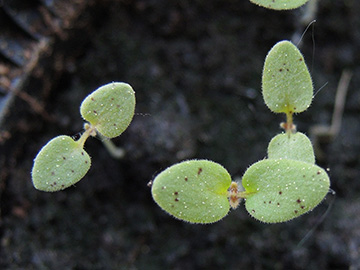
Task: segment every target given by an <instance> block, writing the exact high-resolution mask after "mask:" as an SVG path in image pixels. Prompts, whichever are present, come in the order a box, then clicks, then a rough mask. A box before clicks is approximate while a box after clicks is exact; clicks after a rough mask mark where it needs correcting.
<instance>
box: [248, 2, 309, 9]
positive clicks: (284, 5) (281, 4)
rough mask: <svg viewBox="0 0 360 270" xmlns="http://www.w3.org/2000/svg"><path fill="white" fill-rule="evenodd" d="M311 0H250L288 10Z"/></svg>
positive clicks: (268, 6)
mask: <svg viewBox="0 0 360 270" xmlns="http://www.w3.org/2000/svg"><path fill="white" fill-rule="evenodd" d="M308 1H309V0H250V2H252V3H254V4H256V5H259V6H262V7H265V8H269V9H275V10H288V9H295V8H298V7H301V6H302V5H304V4H305V3H306V2H308Z"/></svg>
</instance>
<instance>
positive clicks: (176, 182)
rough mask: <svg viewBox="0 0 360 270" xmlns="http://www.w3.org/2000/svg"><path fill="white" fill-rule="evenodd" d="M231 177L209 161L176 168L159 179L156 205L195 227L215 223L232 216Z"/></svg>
mask: <svg viewBox="0 0 360 270" xmlns="http://www.w3.org/2000/svg"><path fill="white" fill-rule="evenodd" d="M230 184H231V177H230V175H229V173H228V172H227V171H226V169H224V167H222V166H221V165H219V164H217V163H215V162H212V161H208V160H190V161H184V162H181V163H178V164H175V165H173V166H171V167H169V168H167V169H166V170H164V171H163V172H161V173H160V174H159V175H158V176H156V178H155V180H154V182H153V185H152V189H151V192H152V196H153V198H154V200H155V202H156V203H157V204H158V205H159V206H160V207H161V208H162V209H163V210H165V211H166V212H168V213H169V214H170V215H173V216H174V217H176V218H178V219H181V220H184V221H188V222H191V223H212V222H215V221H218V220H220V219H222V218H223V217H224V216H226V215H227V213H228V212H229V208H230V204H229V200H228V198H227V194H228V191H227V190H228V188H229V187H230Z"/></svg>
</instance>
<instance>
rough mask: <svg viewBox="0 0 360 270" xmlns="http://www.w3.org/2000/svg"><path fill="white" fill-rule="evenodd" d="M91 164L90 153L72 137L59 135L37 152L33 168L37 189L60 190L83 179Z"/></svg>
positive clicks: (33, 179)
mask: <svg viewBox="0 0 360 270" xmlns="http://www.w3.org/2000/svg"><path fill="white" fill-rule="evenodd" d="M90 165H91V161H90V157H89V155H88V153H86V151H85V150H84V149H83V148H82V147H81V146H80V145H79V144H78V143H77V142H76V141H74V140H73V139H72V138H71V137H69V136H64V135H62V136H58V137H55V138H54V139H52V140H51V141H49V142H48V143H47V144H46V145H45V146H44V147H43V148H42V149H41V150H40V152H39V153H38V154H37V156H36V158H35V160H34V166H33V168H32V173H31V175H32V181H33V185H34V187H35V188H36V189H38V190H42V191H48V192H53V191H59V190H62V189H65V188H67V187H69V186H71V185H74V184H75V183H76V182H78V181H79V180H81V178H83V177H84V175H85V174H86V173H87V171H88V170H89V168H90Z"/></svg>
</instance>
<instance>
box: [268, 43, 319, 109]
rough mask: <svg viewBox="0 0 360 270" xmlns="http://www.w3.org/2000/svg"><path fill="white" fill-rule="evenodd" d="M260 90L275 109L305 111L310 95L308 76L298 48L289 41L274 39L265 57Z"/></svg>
mask: <svg viewBox="0 0 360 270" xmlns="http://www.w3.org/2000/svg"><path fill="white" fill-rule="evenodd" d="M262 92H263V97H264V100H265V103H266V105H267V106H268V107H269V109H270V110H271V111H273V112H275V113H286V114H288V113H290V114H292V113H296V112H302V111H305V110H306V109H307V108H308V107H309V106H310V104H311V101H312V99H313V85H312V81H311V76H310V73H309V71H308V68H307V67H306V64H305V62H304V57H303V56H302V54H301V52H300V51H299V50H298V48H297V47H296V46H295V45H294V44H292V43H291V42H290V41H281V42H278V43H277V44H276V45H275V46H274V47H273V48H272V49H271V50H270V51H269V53H268V55H267V56H266V59H265V64H264V70H263V76H262Z"/></svg>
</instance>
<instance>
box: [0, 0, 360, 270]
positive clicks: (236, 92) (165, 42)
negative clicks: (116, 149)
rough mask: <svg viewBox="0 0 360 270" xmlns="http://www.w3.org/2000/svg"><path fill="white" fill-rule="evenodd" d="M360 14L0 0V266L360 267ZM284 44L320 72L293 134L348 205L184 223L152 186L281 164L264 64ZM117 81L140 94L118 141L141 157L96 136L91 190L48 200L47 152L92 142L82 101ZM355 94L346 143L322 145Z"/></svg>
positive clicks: (234, 1)
mask: <svg viewBox="0 0 360 270" xmlns="http://www.w3.org/2000/svg"><path fill="white" fill-rule="evenodd" d="M316 4H317V5H316ZM359 14H360V1H357V0H319V1H317V2H314V0H310V2H309V4H308V5H306V6H304V7H302V8H300V9H296V10H293V11H283V12H279V11H272V10H267V9H264V8H261V7H258V6H255V5H253V4H251V3H250V2H249V1H248V0H221V1H220V0H208V1H204V0H193V1H190V0H183V1H168V0H123V1H120V0H88V1H87V0H29V1H20V0H17V1H15V0H13V1H11V0H2V1H0V149H1V150H0V151H1V152H0V203H1V216H0V268H1V269H53V270H57V269H77V270H80V269H89V270H91V269H190V270H191V269H360V247H359V245H360V215H359V213H360V200H359V194H360V181H359V179H360V167H359V165H360V159H359V157H360V156H359V154H360V141H359V137H360V122H359V113H360V106H359V105H360V92H359V89H358V88H359V85H360V64H359V63H360V16H359ZM314 19H316V23H313V24H311V25H310V26H309V27H308V30H307V31H306V32H304V30H305V29H306V28H307V26H308V25H309V23H310V22H311V21H312V20H314ZM302 34H303V37H302V38H301V36H302ZM283 39H288V40H292V41H293V42H294V43H295V44H297V45H298V46H299V48H300V49H301V51H302V52H303V54H304V57H305V60H306V63H307V65H308V67H309V69H310V71H311V74H312V77H313V82H314V89H315V92H316V95H315V98H314V100H313V104H312V106H311V107H310V108H309V109H308V110H307V111H306V112H304V113H301V114H299V115H296V116H295V118H294V121H295V123H296V124H297V128H298V130H299V131H302V132H304V133H306V134H307V135H309V136H311V137H312V138H313V140H314V143H315V142H316V144H315V148H316V152H317V157H318V158H317V163H318V164H319V165H320V166H322V167H324V168H329V170H330V171H329V175H330V178H331V188H332V189H333V190H334V191H335V192H336V195H333V194H329V195H328V196H327V197H326V199H325V200H324V202H323V203H322V204H321V205H320V206H318V207H317V208H316V209H315V210H314V211H312V212H310V213H308V214H306V215H304V216H301V217H299V218H297V219H295V220H293V221H290V222H286V223H282V224H272V225H269V224H263V223H260V222H258V221H256V220H254V219H252V218H251V217H250V216H249V215H248V214H247V212H246V210H245V208H244V206H243V204H242V205H240V207H239V208H238V209H237V210H235V211H231V212H230V213H229V214H228V216H227V217H225V218H224V219H223V220H221V221H219V222H217V223H214V224H210V225H194V224H188V223H185V222H182V221H179V220H175V219H174V218H172V217H170V216H169V215H167V214H166V213H165V212H163V211H162V210H161V209H160V208H159V207H158V206H157V205H156V204H155V203H154V202H153V200H152V198H151V193H150V188H149V187H148V186H147V183H148V182H149V181H150V180H152V179H153V178H154V177H155V176H156V174H157V173H159V172H160V171H161V170H163V169H165V168H166V167H167V166H169V165H171V164H173V163H175V162H178V161H181V160H184V159H191V158H207V159H211V160H214V161H216V162H219V163H221V164H222V165H223V166H225V167H226V168H227V169H228V171H229V172H230V174H231V175H232V177H233V178H234V179H240V178H241V176H242V174H243V173H244V171H245V170H246V168H247V167H248V166H250V165H251V164H252V163H254V162H256V161H258V160H260V159H263V158H265V157H266V148H267V144H268V142H269V141H270V139H271V138H272V137H273V136H275V135H276V134H278V133H280V132H281V129H280V128H279V123H280V122H282V121H284V117H283V116H282V115H276V114H273V113H271V112H270V111H269V110H268V109H267V107H266V105H265V104H264V101H263V99H262V96H261V75H262V67H263V61H264V59H265V56H266V54H267V52H268V51H269V50H270V48H271V47H272V46H273V45H274V44H275V43H276V42H278V41H280V40H283ZM342 74H345V75H348V77H347V79H350V80H348V81H349V86H348V87H341V86H340V87H338V84H339V81H340V78H341V77H342ZM351 75H352V76H351ZM343 78H344V76H343ZM345 78H346V76H345ZM111 81H124V82H127V83H130V84H131V85H132V86H133V88H134V90H135V92H136V98H137V107H136V115H135V117H134V120H133V122H132V123H131V125H130V127H129V128H128V130H127V131H126V132H125V133H123V134H122V135H121V136H120V137H119V138H117V139H115V140H114V142H115V143H116V144H117V145H118V146H121V147H123V149H124V150H125V151H126V156H125V157H124V158H123V159H121V160H115V159H113V158H111V156H110V155H109V153H108V152H107V151H106V149H105V148H104V147H103V145H102V143H101V141H100V140H98V139H89V140H88V141H87V143H86V145H85V147H86V150H87V152H88V153H89V155H90V156H91V157H92V167H91V169H90V171H89V173H88V174H87V175H86V176H85V178H84V179H83V180H81V181H80V182H79V183H77V184H76V185H75V186H74V187H71V188H68V189H66V190H64V191H61V192H57V193H52V194H49V193H44V192H40V191H37V190H35V189H34V187H33V186H32V182H31V175H30V171H31V167H32V162H33V159H34V157H35V156H36V154H37V152H38V151H39V150H40V149H41V147H42V146H43V145H44V144H45V143H46V142H47V141H49V140H50V139H51V138H53V137H55V136H57V135H61V134H64V135H69V136H74V137H75V138H77V137H78V136H79V134H80V133H81V132H82V128H83V120H82V119H81V116H80V113H79V105H80V103H81V101H82V100H83V98H84V97H85V96H87V95H88V94H89V93H90V92H92V91H93V90H95V89H96V88H97V87H99V86H100V85H102V84H105V83H108V82H111ZM345 81H346V80H345ZM345 85H346V83H345ZM337 89H340V90H337ZM347 89H348V92H347V96H346V98H345V102H343V103H341V102H340V103H338V104H337V106H336V107H337V108H339V104H340V113H339V110H336V111H337V114H338V116H339V119H341V120H342V123H341V127H340V129H339V131H338V132H336V133H335V134H332V136H328V134H327V133H322V134H320V133H319V132H316V133H314V132H312V131H313V130H314V128H315V129H317V130H319V129H318V128H316V126H317V125H321V126H329V125H330V124H331V123H332V118H333V112H334V107H335V97H336V94H337V93H343V94H344V93H345V92H346V90H347ZM318 90H321V91H318ZM341 104H343V105H344V113H343V114H341ZM319 134H320V135H321V136H319Z"/></svg>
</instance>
